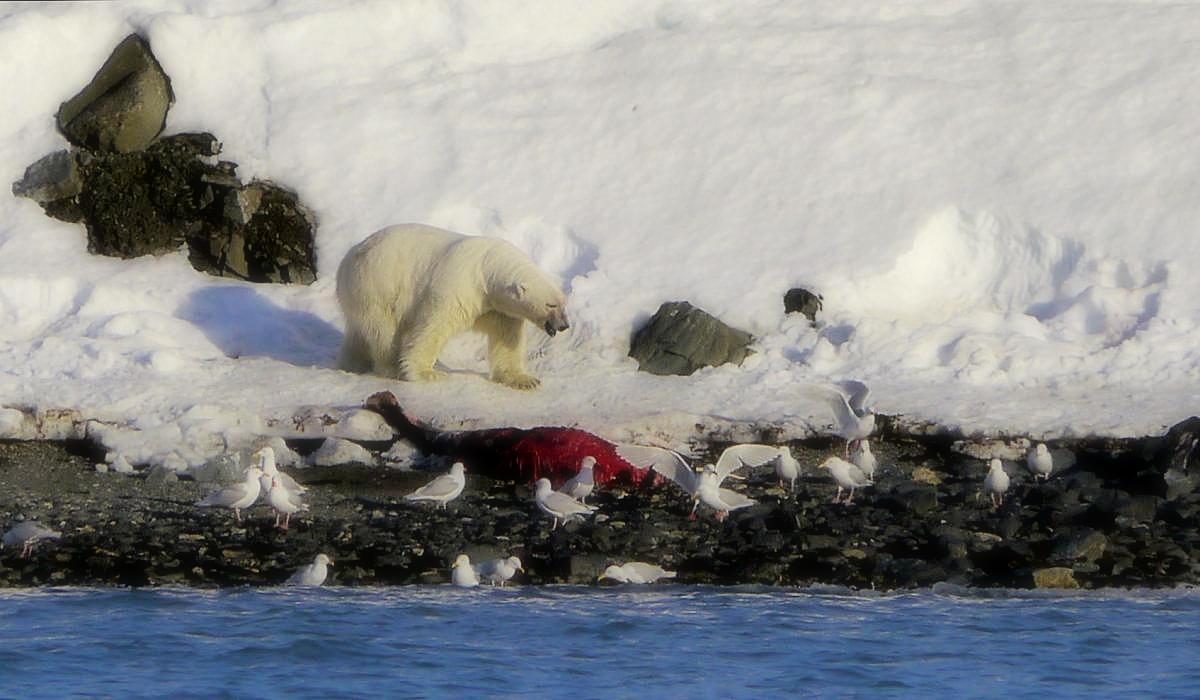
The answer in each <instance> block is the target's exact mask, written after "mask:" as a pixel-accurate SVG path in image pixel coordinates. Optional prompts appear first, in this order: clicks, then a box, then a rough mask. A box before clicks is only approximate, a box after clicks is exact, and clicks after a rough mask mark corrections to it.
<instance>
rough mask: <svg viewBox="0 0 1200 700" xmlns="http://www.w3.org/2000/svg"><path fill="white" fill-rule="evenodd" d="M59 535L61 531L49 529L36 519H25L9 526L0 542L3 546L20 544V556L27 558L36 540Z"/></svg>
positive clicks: (48, 538) (53, 537)
mask: <svg viewBox="0 0 1200 700" xmlns="http://www.w3.org/2000/svg"><path fill="white" fill-rule="evenodd" d="M60 537H62V533H61V532H58V531H57V530H51V529H50V528H48V527H46V526H45V525H43V524H41V523H39V522H38V521H36V520H26V521H24V522H19V523H17V524H16V525H13V526H12V527H10V528H9V529H8V532H5V533H4V538H3V539H2V540H0V542H3V543H4V546H5V547H16V546H17V545H21V558H22V559H28V558H29V556H30V555H31V554H33V548H34V546H36V545H37V543H38V542H41V541H42V540H57V539H58V538H60Z"/></svg>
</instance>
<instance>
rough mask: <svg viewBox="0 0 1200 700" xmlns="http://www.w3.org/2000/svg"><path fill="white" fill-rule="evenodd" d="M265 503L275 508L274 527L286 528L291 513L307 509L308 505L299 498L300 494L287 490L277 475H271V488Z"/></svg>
mask: <svg viewBox="0 0 1200 700" xmlns="http://www.w3.org/2000/svg"><path fill="white" fill-rule="evenodd" d="M267 503H269V504H270V505H271V507H272V508H274V509H275V527H278V528H281V529H283V530H286V529H288V525H290V524H291V522H292V513H298V512H300V511H302V510H308V506H307V505H305V504H304V502H303V501H301V500H300V495H299V494H295V493H292V492H291V491H288V490H287V488H285V487H284V485H283V482H282V481H280V480H279V477H278V476H273V477H271V490H270V491H267ZM280 515H282V516H283V525H282V526H281V525H280V524H279V516H280Z"/></svg>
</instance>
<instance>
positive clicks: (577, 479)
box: [558, 455, 596, 503]
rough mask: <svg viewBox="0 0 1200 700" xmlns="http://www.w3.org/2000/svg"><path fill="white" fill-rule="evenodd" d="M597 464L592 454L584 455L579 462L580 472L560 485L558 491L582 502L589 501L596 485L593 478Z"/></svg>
mask: <svg viewBox="0 0 1200 700" xmlns="http://www.w3.org/2000/svg"><path fill="white" fill-rule="evenodd" d="M595 466H596V458H595V457H592V456H591V455H588V456H587V457H584V458H583V460H582V461H581V462H580V463H579V473H578V474H576V475H575V476H573V477H571V478H570V479H567V481H566V483H564V484H563V485H562V486H560V487H558V492H559V493H565V494H567V495H568V496H570V497H571V498H574V499H576V500H578V501H579V502H580V503H587V497H588V496H590V495H592V489H594V488H595V487H596V481H595V479H593V478H592V469H593V468H594V467H595Z"/></svg>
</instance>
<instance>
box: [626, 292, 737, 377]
mask: <svg viewBox="0 0 1200 700" xmlns="http://www.w3.org/2000/svg"><path fill="white" fill-rule="evenodd" d="M752 341H753V337H752V336H751V335H750V334H749V333H747V332H745V331H741V330H738V329H736V328H732V327H730V326H728V325H726V324H724V323H722V322H721V321H720V320H719V319H717V318H715V317H714V316H712V315H711V314H709V313H707V312H705V311H703V310H701V309H698V308H696V307H694V306H692V305H691V304H689V303H688V302H686V301H675V302H667V303H665V304H663V305H662V306H660V307H659V308H658V311H657V312H655V314H654V316H653V317H651V319H650V320H649V321H648V322H647V323H646V325H645V326H642V328H641V329H640V330H638V331H637V333H635V334H634V336H633V342H632V343H631V344H630V348H629V356H630V357H632V358H634V359H635V360H637V361H638V369H639V370H642V371H644V372H650V373H651V374H678V375H689V374H692V373H693V372H695V371H696V370H697V369H700V368H701V367H716V366H718V365H723V364H725V363H727V362H732V363H734V364H741V363H742V360H744V359H746V356H747V355H748V354H750V348H749V346H750V343H751V342H752Z"/></svg>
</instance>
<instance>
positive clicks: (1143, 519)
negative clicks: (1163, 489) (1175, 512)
mask: <svg viewBox="0 0 1200 700" xmlns="http://www.w3.org/2000/svg"><path fill="white" fill-rule="evenodd" d="M1157 512H1158V498H1157V497H1155V496H1152V495H1149V494H1138V495H1137V496H1134V497H1133V498H1132V499H1130V501H1129V502H1128V503H1124V504H1122V505H1120V506H1118V507H1117V510H1116V515H1117V517H1126V518H1129V519H1130V520H1132V521H1133V522H1137V523H1148V522H1151V521H1152V520H1154V515H1155V513H1157Z"/></svg>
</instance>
